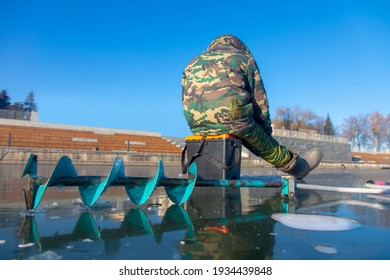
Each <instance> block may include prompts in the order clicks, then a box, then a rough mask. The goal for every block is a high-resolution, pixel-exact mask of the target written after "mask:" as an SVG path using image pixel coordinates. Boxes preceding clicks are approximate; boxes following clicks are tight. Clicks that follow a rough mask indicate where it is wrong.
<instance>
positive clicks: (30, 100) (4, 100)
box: [0, 89, 38, 112]
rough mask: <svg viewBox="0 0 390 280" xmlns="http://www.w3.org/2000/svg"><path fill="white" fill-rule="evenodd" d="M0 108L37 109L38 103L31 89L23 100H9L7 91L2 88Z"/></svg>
mask: <svg viewBox="0 0 390 280" xmlns="http://www.w3.org/2000/svg"><path fill="white" fill-rule="evenodd" d="M0 109H3V110H16V111H30V112H31V111H35V112H37V111H38V105H37V103H36V101H35V93H34V91H33V90H31V91H30V92H29V93H28V94H27V96H26V98H25V100H24V101H23V102H20V101H18V102H14V103H12V102H11V98H10V96H9V94H8V91H7V90H5V89H3V90H1V91H0Z"/></svg>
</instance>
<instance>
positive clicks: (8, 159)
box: [0, 148, 390, 169]
mask: <svg viewBox="0 0 390 280" xmlns="http://www.w3.org/2000/svg"><path fill="white" fill-rule="evenodd" d="M31 154H36V155H37V156H38V161H39V164H40V165H41V164H46V165H54V164H56V163H57V162H58V160H59V159H60V158H61V157H62V156H65V155H66V156H68V157H69V158H70V159H71V160H72V162H73V163H74V164H75V165H99V166H110V165H112V163H113V162H114V160H115V158H117V157H119V158H121V159H122V160H123V161H124V163H125V165H131V166H154V165H157V163H158V162H159V161H160V160H162V161H163V163H164V166H180V165H181V156H180V155H178V154H162V153H161V154H158V153H155V154H150V153H137V152H103V151H77V150H54V149H19V148H1V149H0V165H12V164H18V165H20V164H21V165H24V164H26V163H27V161H28V159H29V157H30V155H31ZM241 166H242V167H243V168H245V167H248V168H251V167H260V168H262V167H263V168H267V167H272V166H271V165H270V164H268V163H267V162H265V161H264V160H262V159H261V158H252V157H250V158H246V157H243V158H242V160H241ZM319 168H344V169H390V164H386V163H384V164H377V163H372V162H353V161H350V162H348V161H344V162H333V161H323V162H321V164H320V166H319Z"/></svg>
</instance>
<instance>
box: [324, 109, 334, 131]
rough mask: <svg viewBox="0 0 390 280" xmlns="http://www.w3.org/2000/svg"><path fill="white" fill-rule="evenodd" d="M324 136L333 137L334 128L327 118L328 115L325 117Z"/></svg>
mask: <svg viewBox="0 0 390 280" xmlns="http://www.w3.org/2000/svg"><path fill="white" fill-rule="evenodd" d="M324 134H325V135H331V136H334V134H335V133H334V127H333V123H332V121H331V119H330V117H329V114H327V115H326V120H325V125H324Z"/></svg>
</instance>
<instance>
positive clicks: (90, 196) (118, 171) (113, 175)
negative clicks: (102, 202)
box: [79, 158, 125, 207]
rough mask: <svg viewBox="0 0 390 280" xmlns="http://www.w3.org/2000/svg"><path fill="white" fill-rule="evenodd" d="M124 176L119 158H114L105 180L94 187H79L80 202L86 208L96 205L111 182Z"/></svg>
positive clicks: (122, 165) (123, 169)
mask: <svg viewBox="0 0 390 280" xmlns="http://www.w3.org/2000/svg"><path fill="white" fill-rule="evenodd" d="M124 176H125V167H124V164H123V160H121V159H120V158H116V159H115V161H114V164H113V165H112V168H111V170H110V173H109V174H108V176H107V178H106V179H104V180H103V181H102V182H100V183H98V184H95V185H91V186H79V192H80V196H81V200H82V201H83V203H84V204H85V205H86V206H89V207H91V206H92V205H94V204H95V203H96V201H97V200H98V199H99V197H100V196H101V195H102V193H103V192H105V191H106V189H107V187H108V186H109V185H110V183H111V182H112V181H114V180H116V179H117V178H119V177H124Z"/></svg>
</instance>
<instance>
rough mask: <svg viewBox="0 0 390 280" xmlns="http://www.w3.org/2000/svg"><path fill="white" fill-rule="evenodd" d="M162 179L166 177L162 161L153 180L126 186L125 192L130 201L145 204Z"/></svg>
mask: <svg viewBox="0 0 390 280" xmlns="http://www.w3.org/2000/svg"><path fill="white" fill-rule="evenodd" d="M161 177H164V166H163V163H162V161H161V160H160V161H159V163H158V167H157V171H156V174H155V175H154V177H153V178H152V179H151V180H145V181H144V182H137V183H135V182H134V183H132V184H128V185H126V186H125V190H126V192H127V195H128V196H129V198H130V200H131V201H132V202H133V203H135V204H137V205H142V204H144V203H145V202H146V201H147V200H148V199H149V198H150V196H151V195H152V193H153V191H154V190H155V188H156V187H157V185H158V182H159V181H160V178H161Z"/></svg>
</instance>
